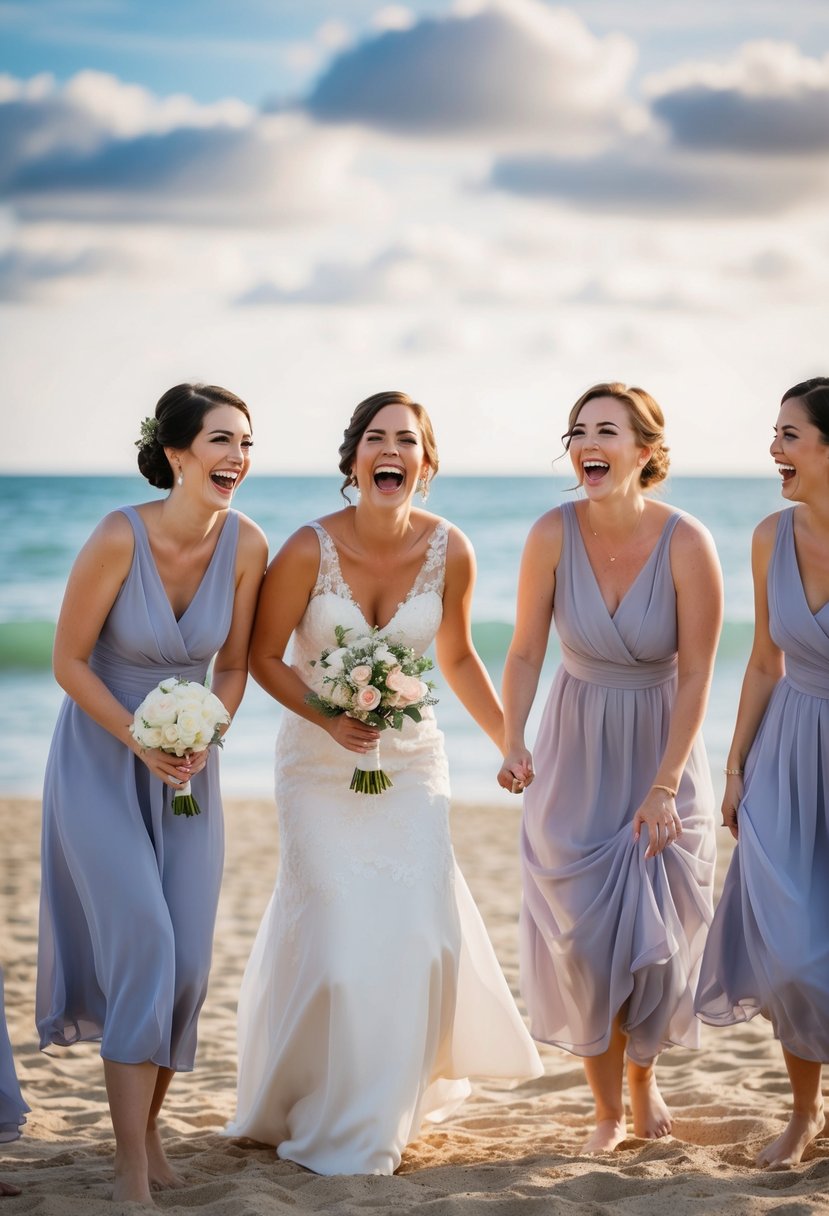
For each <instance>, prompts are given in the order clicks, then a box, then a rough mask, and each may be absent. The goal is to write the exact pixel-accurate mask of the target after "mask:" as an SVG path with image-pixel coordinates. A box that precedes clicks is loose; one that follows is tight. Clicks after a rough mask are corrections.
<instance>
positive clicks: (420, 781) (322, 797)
mask: <svg viewBox="0 0 829 1216" xmlns="http://www.w3.org/2000/svg"><path fill="white" fill-rule="evenodd" d="M312 526H313V527H314V529H315V531H316V534H317V537H318V539H319V544H320V567H319V574H318V577H317V580H316V585H315V587H314V589H313V592H312V595H311V598H310V601H309V603H308V607H307V609H306V611H305V614H304V616H303V618H302V620H301V622H300V624H299V626H298V627H297V630H296V632H295V635H294V639H293V644H292V645H293V649H292V656H291V659H292V663H293V665H294V667H295V669H296V670H297V671H298V673H299V674H300V676H301V677H302V679H303V680H304V681H305V683H306V684H307V685H309V687H313V688H317V689H318V690H319V691H322V688H321V686H320V674H319V673H320V669H319V667H318V666H316V667H315V666H314V661H315V660H318V659H319V657H320V654H321V653H322V651H323V650H324V649H326V648H327V649H332V648H334V647H335V646H336V640H335V633H334V631H335V627H336V626H337V625H341V626H342V627H343V628H346V629H348V630H350V631H351V632H350V634H349V637H348V640H349V641H356V640H357V639H358V638H359V637H361V636H363V635H365V634H366V633H367V632H368V630H369V626H368V623H367V622H366V620H365V617H364V616H363V614H362V611H361V610H360V608H359V606H358V604H357V603H356V601H355V599H354V597H353V595H352V594H351V591H350V590H349V588H348V585H347V584H346V582H345V580H344V579H343V577H342V572H341V570H340V564H339V559H338V555H337V550H336V546H335V545H334V542H333V540H332V538H331V536H330V535H329V534H328V533H327V532H326V531H325V529H324V528H323V527H322V526H321V525H320V524H314V525H312ZM447 536H448V527H447V525H446V524H445V523H444V522H443V521H440V522H439V523H438V524H437V525H436V527H435V530H434V532H433V534H432V538H431V541H430V543H429V547H428V552H427V555H426V559H425V562H424V565H423V567H422V569H421V571H420V573H419V574H418V576H417V579H416V581H415V584H414V586H413V587H412V589H411V591H410V592H409V594H408V596H407V597H406V599H405V600H404V602H403V603H402V604H401V605H400V606H399V607H398V608H397V610H396V612H395V614H394V616H393V617H392V619H391V620H390V621H389V623H388V625H387V626H386V627H385V628H384V629H383V630H382V633H383V635H385V636H386V637H388V638H389V639H390V640H392V641H394V642H399V643H402V644H404V645H407V646H411V647H413V648H414V650H416V651H417V652H418V653H421V654H422V653H423V652H424V651H425V650H426V649H427V648H428V647H429V646H430V645H431V643H432V641H433V639H434V637H435V634H436V632H437V630H438V627H439V625H440V622H441V617H442V613H443V583H444V565H445V555H446V543H447ZM380 755H381V762H382V767H383V769H384V770H385V771H386V772H387V773H388V774H389V776H390V777H391V778H392V781H393V782H394V785H393V787H392V788H391V789H389V790H386V791H385V793H383V794H380V795H368V794H356V793H353V792H352V791H351V790H350V789H349V783H350V781H351V774H352V772H353V769H354V764H355V759H356V757H355V755H354V753H353V752H350V751H347V750H346V749H345V748H343V747H341V746H340V745H339V744H337V743H336V742H335V741H334V740H333V739H332V738H331V736H330V735H329V734H328V733H327V732H326V731H324V730H322V729H320V727H319V726H316V725H315V724H314V723H312V722H309V721H306V720H305V719H304V718H301V717H299V716H297V715H296V714H292V713H286V714H285V715H284V717H283V720H282V725H281V729H280V732H279V737H278V739H277V745H276V802H277V806H278V810H279V838H280V861H279V874H278V876H277V884H276V889H275V892H274V895H273V898H272V900H271V903H270V904H269V906H268V908H267V910H266V912H265V915H264V918H263V920H262V923H261V925H260V928H259V932H258V934H257V937H256V941H255V944H254V946H253V951H252V953H251V956H250V960H249V962H248V965H247V969H246V971H245V976H244V979H243V982H242V990H241V994H240V997H239V1023H238V1025H239V1082H238V1105H237V1113H236V1117H235V1119H234V1120H233V1122H232V1123H231V1124H230V1126H229V1127H228V1128H227V1134H229V1135H236V1136H247V1137H250V1138H251V1139H254V1140H258V1141H262V1142H264V1143H266V1144H272V1145H275V1146H276V1148H277V1153H278V1156H280V1157H282V1158H285V1159H288V1160H291V1161H296V1162H298V1163H299V1164H300V1165H304V1166H306V1167H307V1168H308V1169H311V1170H314V1171H315V1172H316V1173H318V1174H391V1173H393V1171H394V1170H395V1169H396V1168H397V1166H398V1165H399V1163H400V1159H401V1154H402V1152H403V1149H404V1148H405V1146H406V1145H407V1144H408V1143H409V1142H410V1141H411V1140H414V1139H415V1138H416V1137H417V1136H418V1134H419V1129H420V1125H421V1121H422V1120H423V1119H424V1118H430V1119H432V1120H437V1119H441V1118H443V1117H445V1116H446V1115H447V1114H449V1113H450V1111H451V1110H453V1109H454V1108H455V1106H456V1105H457V1104H458V1103H459V1102H460V1101H462V1099H463V1098H464V1097H465V1096H466V1095H467V1094H468V1093H469V1084H468V1081H467V1080H466V1078H467V1077H468V1076H471V1075H483V1076H490V1077H509V1078H518V1077H530V1076H538V1075H540V1073H541V1071H542V1069H541V1062H540V1060H539V1057H538V1053H537V1051H536V1049H535V1046H534V1044H533V1042H532V1040H531V1038H530V1036H529V1034H528V1033H527V1031H526V1029H525V1027H524V1024H523V1022H522V1021H521V1018H520V1016H519V1014H518V1011H517V1009H516V1007H515V1003H514V1002H513V999H512V997H511V995H510V992H509V989H508V987H507V984H506V981H505V980H504V977H503V975H502V973H501V970H500V968H499V966H498V963H497V960H496V958H495V954H494V952H493V949H492V945H491V944H490V941H489V938H488V936H487V934H486V930H485V928H484V925H483V922H482V920H481V917H480V914H479V912H478V910H477V908H476V907H475V904H474V902H473V900H472V897H471V895H470V893H469V890H468V888H467V886H466V884H465V883H464V880H463V877H462V876H461V873H460V871H459V870H458V868H457V865H456V863H455V858H454V855H453V852H452V843H451V839H450V835H449V780H448V775H447V765H446V755H445V753H444V748H443V736H442V734H441V732H440V731H439V730H438V727H437V724H436V721H435V717H434V713H433V711H432V710H431V709H427V710H425V711H424V715H423V721H422V722H420V723H417V724H416V723H414V722H412V721H410V720H409V719H406V721H405V723H404V726H403V729H402V730H401V731H397V730H385V731H383V732H382V734H381V736H380Z"/></svg>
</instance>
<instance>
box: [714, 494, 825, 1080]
mask: <svg viewBox="0 0 829 1216" xmlns="http://www.w3.org/2000/svg"><path fill="white" fill-rule="evenodd" d="M767 585H768V600H769V627H770V631H771V636H772V638H773V639H774V641H775V643H776V644H777V645H778V646H779V647H780V649H781V650H782V651H783V652H784V654H785V657H786V674H785V675H784V676H783V678H782V679H781V680H780V681H779V682H778V684H777V685H776V687H775V689H774V691H773V693H772V695H771V700H770V701H769V704H768V707H767V709H766V712H765V715H764V717H763V720H762V722H761V724H760V729H759V730H758V732H757V735H756V737H755V740H754V743H753V744H752V747H751V751H750V752H749V754H748V756H747V758H746V764H745V789H744V794H743V800H742V802H741V803H740V808H739V812H738V820H739V827H740V841H739V845H738V846H737V848H736V849H735V850H734V854H733V856H732V859H731V865H730V867H729V870H728V874H727V876H726V880H725V886H724V887H723V893H722V899H721V900H720V903H719V905H718V907H717V913H716V916H715V917H714V923H713V925H712V927H711V935H710V937H709V939H708V944H707V946H706V949H705V955H704V957H703V962H702V973H701V978H700V984H699V992H698V997H697V1012H698V1014H699V1016H700V1017H701V1018H702V1019H703V1021H705V1022H710V1023H711V1024H712V1025H714V1026H727V1025H732V1024H733V1023H735V1022H744V1021H747V1020H748V1019H749V1018H752V1017H754V1015H755V1014H757V1013H763V1014H765V1015H766V1017H768V1018H770V1019H771V1023H772V1025H773V1027H774V1033H775V1035H776V1037H777V1038H778V1039H779V1040H780V1042H781V1043H782V1044H783V1046H784V1047H785V1048H786V1049H787V1050H788V1051H790V1052H791V1053H792V1054H793V1055H796V1056H799V1057H800V1058H801V1059H803V1060H815V1061H820V1062H829V933H827V927H829V603H827V604H824V606H823V607H822V608H821V609H820V610H819V611H818V612H812V611H811V609H810V608H809V604H808V602H807V600H806V595H805V592H804V590H803V583H802V582H801V579H800V571H799V569H798V565H797V552H796V550H795V542H794V511H793V510H785V511H781V513H780V516H779V518H778V521H777V535H776V537H775V543H774V550H773V553H772V558H771V563H770V565H769V572H768V584H767Z"/></svg>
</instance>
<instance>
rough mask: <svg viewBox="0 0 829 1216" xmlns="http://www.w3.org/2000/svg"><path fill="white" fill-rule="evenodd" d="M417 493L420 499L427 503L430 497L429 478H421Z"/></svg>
mask: <svg viewBox="0 0 829 1216" xmlns="http://www.w3.org/2000/svg"><path fill="white" fill-rule="evenodd" d="M417 492H418V494H419V495H420V497H421V498H422V499H423V501H424V502H425V501H426V499H427V498H428V497H429V479H428V477H421V478H419V479H418V483H417Z"/></svg>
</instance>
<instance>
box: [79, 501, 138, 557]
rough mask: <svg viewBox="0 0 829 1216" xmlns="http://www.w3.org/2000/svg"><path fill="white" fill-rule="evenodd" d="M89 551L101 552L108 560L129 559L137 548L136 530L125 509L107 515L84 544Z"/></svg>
mask: <svg viewBox="0 0 829 1216" xmlns="http://www.w3.org/2000/svg"><path fill="white" fill-rule="evenodd" d="M84 548H85V550H86V551H87V552H91V553H95V554H100V555H101V557H105V558H107V559H108V560H118V559H119V558H120V559H124V560H127V561H129V560H130V559H131V558H132V555H133V551H134V549H135V532H134V531H133V527H132V522H131V520H130V519H129V517H128V516H127V515H126V514H125V512H124V511H122V510H118V511H110V513H109V514H108V515H105V516H104V518H103V519H102V520H101V522H100V523H99V524H98V526H97V527H96V528H95V530H94V532H93V533H92V535H91V536H90V538H89V540H88V541H87V542H86V545H85V546H84Z"/></svg>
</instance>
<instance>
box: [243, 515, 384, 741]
mask: <svg viewBox="0 0 829 1216" xmlns="http://www.w3.org/2000/svg"><path fill="white" fill-rule="evenodd" d="M319 564H320V549H319V541H318V540H317V536H316V533H315V532H314V530H313V528H300V529H299V531H298V532H295V533H294V535H293V536H291V537H289V538H288V540H287V541H286V542H285V544H284V545H283V546H282V548H281V549H280V551H279V553H277V555H276V557H275V558H274V559H273V561H272V562H271V564H270V566H268V571H267V573H266V575H265V581H264V582H263V584H262V591H261V593H260V596H259V605H258V607H257V609H256V619H255V621H254V625H253V636H252V638H251V645H250V670H251V674H252V675H253V678H254V679H255V680H256V682H257V683H258V684H261V685H262V687H263V688H264V689H265V691H266V692H267V693H270V695H271V696H272V697H274V698H275V699H276V700H277V701H279V702H280V704H282V705H284V706H285V708H286V709H289V710H290V711H291V713H294V714H298V715H299V717H300V718H305V720H306V721H307V722H313V723H314V725H315V726H319V727H321V728H322V730H324V731H327V732H328V734H329V735H331V737H332V739H334V740H335V741H336V742H337V743H339V744H340V745H341V746H342V747H345V748H347V749H348V751H353V752H365V751H366V750H367V748H368V747H369V746H371V744H373V743H374V741H375V740H376V739H378V738H379V737H380V732H379V731H378V730H376V729H375V728H374V727H371V726H367V725H366V724H365V723H364V722H359V721H358V720H357V719H356V718H349V717H348V715H347V714H344V713H343V714H338V715H337V717H336V718H327V717H325V715H324V714H321V713H320V712H319V710H316V709H314V708H312V706H310V705H309V704H308V703H307V701H306V699H305V698H306V697H307V696H308V693H309V692H311V689H310V688H309V687H308V685H307V684H306V683H305V681H304V680H303V679H301V677H300V676H299V674H298V672H296V671H295V670H294V669H293V667H291V666H290V664H288V663H286V662H285V651H286V650H287V648H288V642H289V641H290V639H291V634H292V633H293V632H294V630H295V629H296V627H297V625H299V623H300V621H301V620H302V618H303V616H304V614H305V610H306V608H307V607H308V602H309V600H310V598H311V592H312V591H313V589H314V584H315V583H316V581H317V574H318V573H319Z"/></svg>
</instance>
